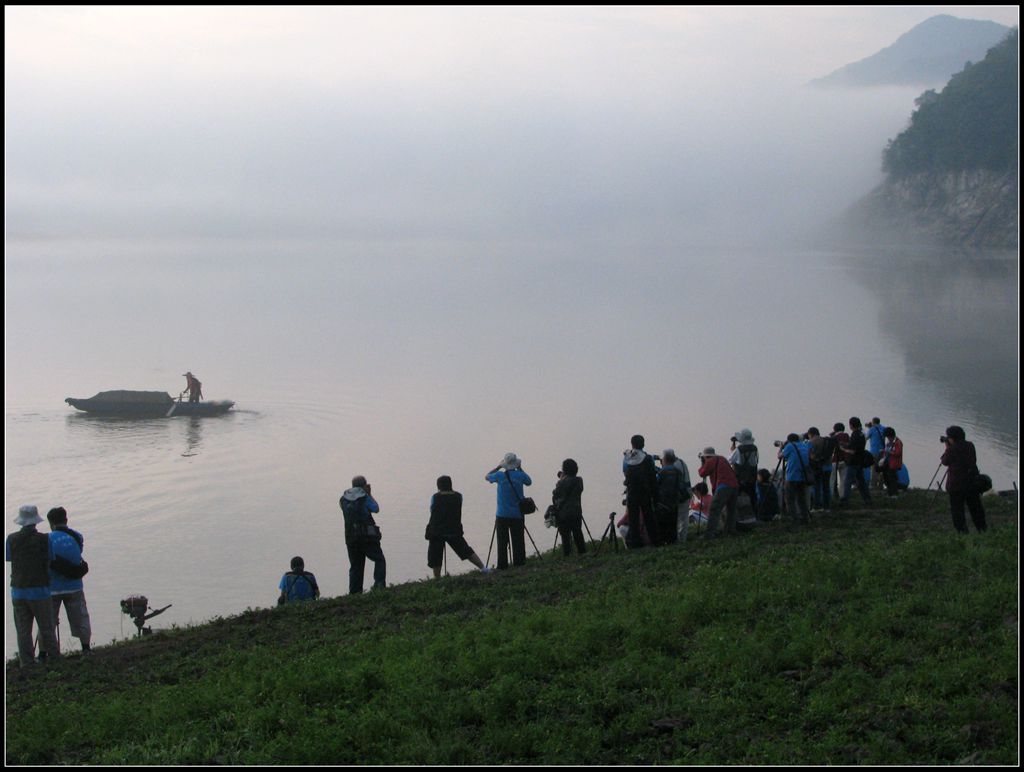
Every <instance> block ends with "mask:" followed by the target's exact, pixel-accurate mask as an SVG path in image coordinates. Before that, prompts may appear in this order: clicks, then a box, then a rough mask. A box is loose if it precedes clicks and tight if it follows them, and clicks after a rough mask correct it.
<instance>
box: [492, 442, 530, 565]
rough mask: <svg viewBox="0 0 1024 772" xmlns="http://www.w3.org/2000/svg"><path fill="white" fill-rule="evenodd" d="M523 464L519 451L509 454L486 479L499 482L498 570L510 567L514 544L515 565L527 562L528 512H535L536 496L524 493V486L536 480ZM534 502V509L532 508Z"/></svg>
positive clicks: (496, 513) (496, 526)
mask: <svg viewBox="0 0 1024 772" xmlns="http://www.w3.org/2000/svg"><path fill="white" fill-rule="evenodd" d="M522 466H523V464H522V461H520V459H519V457H518V456H517V455H516V454H515V453H506V454H505V457H504V458H503V459H502V460H501V463H500V464H498V465H497V466H496V467H494V469H492V470H491V471H489V472H488V473H487V474H486V475H484V479H485V480H486V481H487V482H489V483H491V484H493V485H497V486H498V488H497V498H498V506H497V511H496V512H495V519H494V528H495V531H496V533H497V537H498V570H499V571H504V570H506V569H507V568H508V549H509V546H510V545H511V547H512V565H513V566H522V565H525V564H526V523H525V521H524V520H523V516H524V514H526V513H527V510H529V512H531V513H532V512H535V511H536V509H537V507H536V505H535V504H534V503H533V499H528V498H525V497H524V496H523V486H524V485H533V480H532V479H530V475H528V474H527V473H526V472H525V471H523V468H522ZM531 505H532V508H531Z"/></svg>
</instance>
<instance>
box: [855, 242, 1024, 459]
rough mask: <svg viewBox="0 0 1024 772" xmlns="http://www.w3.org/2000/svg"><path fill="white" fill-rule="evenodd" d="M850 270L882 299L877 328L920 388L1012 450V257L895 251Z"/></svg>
mask: <svg viewBox="0 0 1024 772" xmlns="http://www.w3.org/2000/svg"><path fill="white" fill-rule="evenodd" d="M853 274H854V276H855V277H856V278H857V280H858V281H859V282H860V283H862V284H863V285H864V286H865V287H867V288H868V289H870V290H871V292H872V293H873V294H874V295H875V296H876V297H878V298H879V299H880V301H881V304H880V306H879V312H878V315H879V326H880V329H881V331H882V334H883V335H884V336H886V337H887V338H888V339H889V340H890V341H891V342H892V343H893V344H894V346H895V348H896V349H897V350H898V351H899V352H900V354H901V355H902V357H903V359H904V361H905V362H906V369H907V375H908V377H909V378H910V379H911V380H912V381H913V382H915V383H916V384H917V385H918V387H924V386H926V385H929V384H933V385H936V386H938V387H939V388H940V389H941V390H942V391H943V392H944V393H945V394H946V395H947V396H948V398H949V401H950V402H951V403H952V404H953V405H955V406H956V407H957V409H958V410H959V411H960V413H961V414H962V415H965V416H972V417H973V418H974V421H975V422H976V423H977V424H979V425H982V426H984V427H985V428H986V429H987V430H988V431H989V432H990V433H991V434H992V435H993V436H994V437H995V438H997V439H998V440H999V441H1000V442H1001V443H1004V444H1005V446H1006V447H1007V448H1012V449H1014V451H1015V449H1016V445H1017V405H1018V387H1017V365H1018V341H1017V329H1016V320H1017V313H1018V310H1017V274H1018V265H1017V261H1016V259H1015V258H1013V259H1005V256H1003V255H998V256H995V255H988V256H983V257H979V256H977V255H975V256H967V255H963V254H935V255H931V256H923V257H915V258H912V259H907V258H906V256H900V255H896V256H893V257H892V258H891V259H888V260H885V261H881V260H872V261H861V262H859V263H858V264H857V265H856V266H855V267H854V268H853ZM951 419H952V417H951Z"/></svg>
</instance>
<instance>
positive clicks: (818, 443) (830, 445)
mask: <svg viewBox="0 0 1024 772" xmlns="http://www.w3.org/2000/svg"><path fill="white" fill-rule="evenodd" d="M807 441H808V442H809V443H810V446H811V472H812V473H813V475H814V484H813V486H812V487H811V493H812V508H815V509H825V510H828V509H831V508H832V487H831V484H832V456H833V455H835V452H836V441H835V440H834V439H832V437H822V436H821V432H820V431H818V427H816V426H812V427H811V428H810V429H808V430H807Z"/></svg>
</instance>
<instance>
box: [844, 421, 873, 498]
mask: <svg viewBox="0 0 1024 772" xmlns="http://www.w3.org/2000/svg"><path fill="white" fill-rule="evenodd" d="M843 452H844V453H845V454H846V480H845V481H844V483H843V496H842V498H841V499H840V500H839V501H840V503H841V504H846V503H848V502H849V501H850V489H851V488H852V487H853V486H854V485H856V486H857V490H858V491H860V495H861V498H862V499H864V503H865V504H867V505H868V506H871V492H870V491H869V490H868V484H867V482H866V481H865V480H864V470H865V469H867V468H869V467H870V466H871V465H872V464H874V463H875V458H874V456H872V455H871V453H870V452H868V450H867V437H865V436H864V431H863V430H862V428H861V423H860V419H859V418H857V417H856V416H854V417H853V418H851V419H850V444H849V445H848V446H847V447H846V448H843Z"/></svg>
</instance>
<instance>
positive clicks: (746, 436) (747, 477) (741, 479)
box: [729, 429, 760, 513]
mask: <svg viewBox="0 0 1024 772" xmlns="http://www.w3.org/2000/svg"><path fill="white" fill-rule="evenodd" d="M732 444H733V451H732V455H731V456H729V465H730V466H732V470H733V472H735V473H736V481H737V482H738V483H739V492H740V493H745V494H746V495H747V497H748V498H749V500H750V504H749V506H750V509H751V512H752V513H753V509H754V507H755V506H757V466H758V463H759V462H760V459H759V458H758V456H757V445H755V444H754V435H753V433H752V432H751V431H750V429H740V430H739V431H738V432H736V434H734V435H733V436H732ZM737 498H738V496H737Z"/></svg>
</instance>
